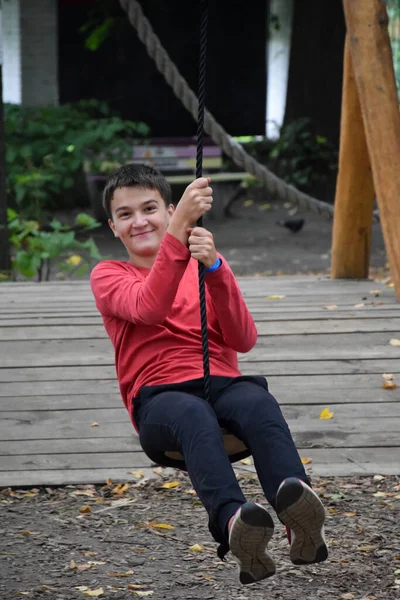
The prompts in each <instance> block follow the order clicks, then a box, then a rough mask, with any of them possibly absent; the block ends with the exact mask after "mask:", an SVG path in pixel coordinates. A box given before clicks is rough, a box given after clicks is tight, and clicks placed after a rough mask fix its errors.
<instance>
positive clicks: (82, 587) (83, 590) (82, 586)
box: [75, 585, 89, 592]
mask: <svg viewBox="0 0 400 600" xmlns="http://www.w3.org/2000/svg"><path fill="white" fill-rule="evenodd" d="M75 589H76V590H78V592H86V590H88V589H89V588H88V586H87V585H78V586H77V587H76V588H75Z"/></svg>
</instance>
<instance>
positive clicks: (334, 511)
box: [328, 508, 336, 515]
mask: <svg viewBox="0 0 400 600" xmlns="http://www.w3.org/2000/svg"><path fill="white" fill-rule="evenodd" d="M328 513H331V514H332V515H335V514H336V508H328Z"/></svg>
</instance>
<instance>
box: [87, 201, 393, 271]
mask: <svg viewBox="0 0 400 600" xmlns="http://www.w3.org/2000/svg"><path fill="white" fill-rule="evenodd" d="M231 212H232V215H233V216H232V217H231V218H225V219H223V221H219V222H216V221H215V220H213V219H212V218H211V217H210V218H208V217H207V218H206V219H205V223H204V224H205V227H207V228H208V229H210V231H212V233H213V234H214V239H215V244H216V247H217V249H218V250H219V251H220V252H221V253H222V254H223V255H224V256H225V258H226V259H227V261H228V262H229V264H230V266H231V267H232V270H233V271H234V273H235V274H236V275H255V274H260V275H277V274H278V275H279V274H289V275H291V274H300V273H328V272H329V267H330V261H331V243H332V222H331V221H327V220H325V219H323V218H322V217H319V216H318V215H315V214H313V213H310V212H307V213H302V212H297V213H296V214H290V209H289V208H285V207H284V206H283V205H282V204H281V203H277V202H274V201H271V200H269V199H268V197H263V196H262V194H261V195H260V193H259V194H258V196H257V197H255V196H252V194H251V192H248V193H247V195H246V196H244V197H241V198H240V199H238V200H237V201H235V203H234V204H233V206H232V211H231ZM288 218H304V220H305V223H304V226H303V228H302V229H301V230H300V231H298V232H297V233H292V232H291V231H290V230H289V229H286V228H285V227H283V226H282V225H281V223H282V222H283V221H285V220H286V219H288ZM278 223H280V224H278ZM93 237H94V238H95V240H96V243H97V244H98V246H99V248H100V250H101V252H102V253H103V254H104V255H105V256H107V257H108V258H114V259H120V260H125V259H126V253H125V249H124V248H123V246H122V245H121V244H120V243H118V241H117V240H116V239H115V238H114V236H113V235H112V234H111V231H110V230H109V228H108V226H107V225H105V226H104V227H102V228H101V229H98V230H95V231H94V235H93ZM385 264H386V253H385V247H384V243H383V238H382V233H381V228H380V225H379V224H374V226H373V233H372V243H371V266H372V267H373V268H375V269H376V268H382V267H384V265H385Z"/></svg>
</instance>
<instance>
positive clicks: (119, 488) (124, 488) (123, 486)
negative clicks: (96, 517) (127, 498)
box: [112, 483, 130, 496]
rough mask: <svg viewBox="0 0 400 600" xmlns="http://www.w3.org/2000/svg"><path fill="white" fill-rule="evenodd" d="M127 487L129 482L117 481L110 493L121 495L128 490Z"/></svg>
mask: <svg viewBox="0 0 400 600" xmlns="http://www.w3.org/2000/svg"><path fill="white" fill-rule="evenodd" d="M129 487H130V486H129V483H125V484H122V483H117V485H116V486H115V488H114V489H113V490H112V494H115V495H117V496H123V495H124V494H125V493H126V492H127V491H128V490H129Z"/></svg>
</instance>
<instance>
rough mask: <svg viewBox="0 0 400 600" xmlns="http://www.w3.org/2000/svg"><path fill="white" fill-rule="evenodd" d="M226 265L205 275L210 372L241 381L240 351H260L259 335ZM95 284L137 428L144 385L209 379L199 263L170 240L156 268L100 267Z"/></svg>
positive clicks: (165, 242)
mask: <svg viewBox="0 0 400 600" xmlns="http://www.w3.org/2000/svg"><path fill="white" fill-rule="evenodd" d="M221 259H222V264H221V266H220V267H219V268H218V269H217V270H216V271H211V272H210V273H206V274H205V282H206V300H207V320H208V344H209V356H210V373H211V375H222V376H225V377H237V376H239V375H240V374H241V373H240V371H239V370H238V361H237V352H248V351H249V350H251V348H253V346H254V345H255V343H256V341H257V330H256V327H255V325H254V321H253V318H252V316H251V314H250V312H249V310H248V309H247V306H246V304H245V302H244V300H243V297H242V294H241V292H240V289H239V286H238V284H237V282H236V279H235V276H234V275H233V273H232V271H231V269H230V268H229V266H228V264H227V263H226V261H225V260H224V259H223V258H222V257H221ZM90 282H91V287H92V291H93V294H94V297H95V299H96V306H97V308H98V310H99V311H100V313H101V315H102V318H103V322H104V326H105V329H106V331H107V334H108V336H109V337H110V339H111V341H112V343H113V346H114V350H115V365H116V371H117V377H118V382H119V387H120V392H121V396H122V399H123V401H124V404H125V406H126V408H127V410H128V412H129V414H130V416H131V419H132V422H133V424H134V425H135V422H134V418H133V410H132V404H133V401H134V398H135V397H137V396H138V392H139V389H140V388H141V387H142V386H145V385H162V384H168V383H180V382H182V381H187V380H190V379H197V378H200V377H203V358H202V343H201V326H200V307H199V291H198V262H197V261H196V260H194V259H192V258H191V256H190V252H189V250H188V248H187V247H186V246H185V245H184V244H182V243H181V242H180V241H179V240H177V239H176V238H175V237H173V236H172V235H170V234H168V233H167V234H165V236H164V238H163V240H162V242H161V245H160V249H159V252H158V254H157V257H156V260H155V262H154V265H153V267H152V268H151V269H148V268H144V267H137V266H135V265H133V264H132V263H130V262H123V261H116V260H106V261H102V262H100V263H98V264H97V265H96V266H95V268H94V269H93V271H92V273H91V278H90ZM135 426H136V425H135Z"/></svg>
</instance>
